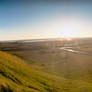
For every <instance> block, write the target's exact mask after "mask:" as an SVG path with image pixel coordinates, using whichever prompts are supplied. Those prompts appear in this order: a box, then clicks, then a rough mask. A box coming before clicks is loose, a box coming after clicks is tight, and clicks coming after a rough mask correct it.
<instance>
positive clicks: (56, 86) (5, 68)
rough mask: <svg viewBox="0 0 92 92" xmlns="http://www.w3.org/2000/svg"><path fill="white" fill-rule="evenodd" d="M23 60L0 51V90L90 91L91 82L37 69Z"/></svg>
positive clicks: (17, 91) (13, 91) (16, 91)
mask: <svg viewBox="0 0 92 92" xmlns="http://www.w3.org/2000/svg"><path fill="white" fill-rule="evenodd" d="M32 67H33V66H30V65H28V64H26V63H25V62H24V61H23V60H21V59H19V58H17V57H16V56H12V55H10V54H8V53H5V52H1V51H0V92H84V91H85V90H86V92H91V90H92V84H91V83H87V82H85V81H81V80H71V79H65V78H63V77H61V78H59V77H56V76H52V75H50V74H47V73H43V72H40V71H37V70H35V69H33V68H32Z"/></svg>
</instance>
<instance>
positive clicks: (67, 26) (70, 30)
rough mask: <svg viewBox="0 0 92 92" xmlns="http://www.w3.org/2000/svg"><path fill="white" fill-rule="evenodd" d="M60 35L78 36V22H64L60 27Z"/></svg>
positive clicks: (66, 36)
mask: <svg viewBox="0 0 92 92" xmlns="http://www.w3.org/2000/svg"><path fill="white" fill-rule="evenodd" d="M61 30H62V31H61V36H62V37H64V38H72V37H78V34H79V33H80V25H79V23H73V22H71V23H67V22H66V23H64V24H63V26H62V29H61Z"/></svg>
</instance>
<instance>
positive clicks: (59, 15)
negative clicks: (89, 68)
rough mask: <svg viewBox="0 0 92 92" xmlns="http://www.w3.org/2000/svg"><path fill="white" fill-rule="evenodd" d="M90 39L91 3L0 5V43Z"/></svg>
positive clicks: (13, 0) (40, 2) (0, 2)
mask: <svg viewBox="0 0 92 92" xmlns="http://www.w3.org/2000/svg"><path fill="white" fill-rule="evenodd" d="M60 37H92V2H91V1H90V2H87V1H86V2H82V1H80V2H77V0H75V2H74V1H71V0H70V2H69V0H63V1H62V0H61V1H60V0H56V1H52V0H51V1H49V0H47V1H46V0H45V1H44V0H43V1H41V0H38V1H31V0H30V1H26V0H24V1H22V0H19V1H15V0H9V1H8V0H7V1H0V40H18V39H38V38H60Z"/></svg>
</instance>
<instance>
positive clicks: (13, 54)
mask: <svg viewBox="0 0 92 92" xmlns="http://www.w3.org/2000/svg"><path fill="white" fill-rule="evenodd" d="M0 50H1V52H0V65H1V67H0V68H1V69H0V75H1V77H0V79H1V81H3V82H4V83H3V84H1V90H7V91H2V92H92V39H91V38H80V39H79V38H77V39H73V40H66V39H64V40H60V39H59V40H55V41H49V40H48V41H42V42H40V41H39V42H24V41H16V42H5V43H0ZM12 84H13V86H11V85H12ZM14 86H16V87H17V89H15V87H14ZM2 87H3V88H2ZM8 89H9V90H11V91H8ZM16 90H17V91H16ZM27 90H28V91H27Z"/></svg>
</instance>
